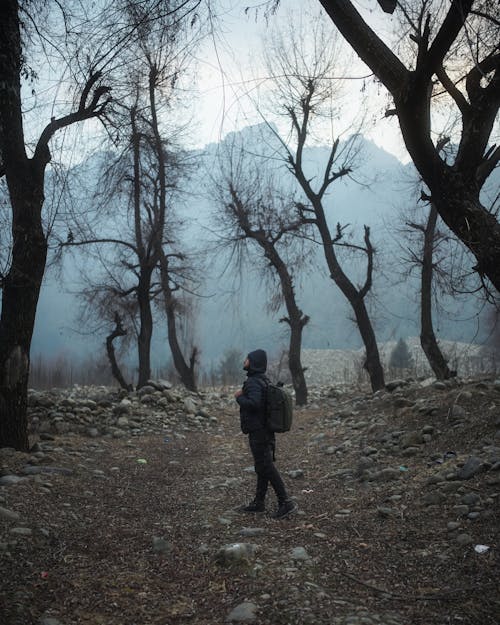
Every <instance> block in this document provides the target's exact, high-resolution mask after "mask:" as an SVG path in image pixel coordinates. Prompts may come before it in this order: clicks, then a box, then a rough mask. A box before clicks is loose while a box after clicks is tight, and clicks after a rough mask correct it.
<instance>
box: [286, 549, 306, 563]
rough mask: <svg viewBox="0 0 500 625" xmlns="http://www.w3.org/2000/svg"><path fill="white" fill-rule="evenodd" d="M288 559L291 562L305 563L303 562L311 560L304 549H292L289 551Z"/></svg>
mask: <svg viewBox="0 0 500 625" xmlns="http://www.w3.org/2000/svg"><path fill="white" fill-rule="evenodd" d="M290 558H291V559H292V560H299V561H305V560H310V559H311V557H310V555H309V554H308V553H307V551H306V550H305V548H304V547H294V548H293V549H292V550H291V551H290Z"/></svg>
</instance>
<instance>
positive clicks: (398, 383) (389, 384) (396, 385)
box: [385, 380, 406, 393]
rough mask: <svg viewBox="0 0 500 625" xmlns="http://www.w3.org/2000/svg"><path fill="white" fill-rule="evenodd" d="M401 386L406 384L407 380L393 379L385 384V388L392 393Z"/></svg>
mask: <svg viewBox="0 0 500 625" xmlns="http://www.w3.org/2000/svg"><path fill="white" fill-rule="evenodd" d="M401 386H406V380H391V382H387V384H386V385H385V388H386V390H388V391H389V392H390V393H392V391H395V390H396V389H397V388H399V387H401Z"/></svg>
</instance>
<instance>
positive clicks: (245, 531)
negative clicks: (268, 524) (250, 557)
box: [239, 527, 266, 536]
mask: <svg viewBox="0 0 500 625" xmlns="http://www.w3.org/2000/svg"><path fill="white" fill-rule="evenodd" d="M265 532H266V530H265V529H264V528H263V527H242V528H241V530H240V532H239V534H240V536H261V535H262V534H265Z"/></svg>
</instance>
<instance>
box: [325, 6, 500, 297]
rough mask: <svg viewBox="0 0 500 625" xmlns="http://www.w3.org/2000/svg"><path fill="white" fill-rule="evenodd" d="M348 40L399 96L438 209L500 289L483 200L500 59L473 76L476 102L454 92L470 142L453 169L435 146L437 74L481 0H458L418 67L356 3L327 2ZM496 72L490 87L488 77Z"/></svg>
mask: <svg viewBox="0 0 500 625" xmlns="http://www.w3.org/2000/svg"><path fill="white" fill-rule="evenodd" d="M320 1H321V4H322V5H323V7H324V8H325V10H326V11H327V13H328V14H329V15H330V17H331V19H332V21H333V22H334V23H335V25H336V26H337V28H338V29H339V30H340V32H341V33H342V35H343V36H344V38H345V39H346V40H347V41H348V42H349V44H350V45H351V46H352V47H353V49H354V50H355V51H356V52H357V54H358V55H359V56H360V58H361V59H362V60H363V61H364V62H365V63H366V65H367V66H368V67H369V68H370V69H371V70H372V71H373V72H374V73H375V75H376V76H377V77H378V78H379V79H380V80H381V81H382V83H383V84H384V85H385V86H386V88H387V89H388V90H389V92H390V93H391V94H392V96H393V98H394V103H395V107H396V114H397V116H398V118H399V125H400V128H401V132H402V135H403V139H404V142H405V145H406V148H407V149H408V152H409V154H410V156H411V158H412V160H413V163H414V164H415V167H416V168H417V169H418V171H419V173H420V175H421V176H422V179H423V180H424V182H425V183H426V185H427V186H428V188H429V190H430V192H431V195H432V201H433V203H434V204H435V206H436V209H437V211H438V213H439V215H440V216H441V218H442V219H443V221H444V222H445V223H446V225H447V226H448V227H449V228H450V230H452V232H454V234H455V235H456V236H457V237H458V238H459V239H460V240H461V241H462V242H463V243H464V244H465V245H466V246H467V247H468V249H469V250H470V251H471V252H472V254H473V255H474V256H475V258H476V261H477V263H476V265H475V267H474V269H475V271H477V273H478V274H479V276H480V277H481V279H483V278H484V277H486V278H488V279H489V280H490V282H491V284H492V285H493V286H494V287H495V288H496V289H497V291H500V223H499V222H498V220H497V219H496V217H495V216H494V215H493V214H492V213H490V212H489V211H488V210H487V208H486V207H485V206H483V205H482V203H481V201H480V191H481V187H482V186H483V184H484V182H485V180H486V178H487V177H488V175H489V173H491V171H493V169H494V167H495V166H496V165H497V164H498V162H499V159H500V149H499V148H498V147H496V148H495V146H493V148H492V150H489V148H488V142H489V140H490V136H491V130H492V128H493V125H494V123H495V119H496V116H497V114H498V107H499V104H500V55H499V54H498V52H496V53H492V54H489V55H486V56H485V58H484V59H483V60H482V61H479V62H475V63H474V66H473V67H472V68H471V69H470V71H469V74H468V75H467V77H466V81H465V83H466V90H467V96H468V99H466V98H465V97H464V96H463V95H462V94H461V92H460V91H459V90H458V89H456V88H453V87H447V88H448V91H449V93H450V96H451V97H453V99H454V100H455V102H456V104H457V107H458V108H459V110H460V113H461V116H462V136H461V140H460V145H459V151H458V154H457V158H456V161H455V163H454V165H453V166H449V165H447V164H446V163H445V162H444V161H443V160H442V159H441V158H440V157H439V154H438V151H437V149H436V146H435V145H434V144H433V142H432V136H431V120H430V102H431V96H432V87H433V83H432V81H433V80H434V76H435V75H436V74H438V73H441V74H442V72H441V70H442V63H443V60H444V57H445V55H446V53H447V52H448V50H449V49H450V46H451V45H452V44H453V42H454V41H455V39H456V38H457V36H458V34H459V33H460V31H461V29H462V28H463V24H464V22H465V20H466V18H467V16H468V15H469V13H470V11H471V9H472V5H473V0H452V1H451V2H450V6H449V9H448V13H447V15H446V17H445V19H444V20H443V22H442V24H441V27H440V29H439V31H438V32H437V34H436V36H435V38H434V41H433V42H432V44H431V45H430V46H429V47H428V49H427V47H425V46H423V45H422V43H421V45H420V51H419V54H418V58H417V59H416V60H417V62H416V66H415V69H414V70H412V71H410V70H408V69H407V68H406V67H405V66H404V65H403V63H401V61H400V60H399V58H398V57H397V56H396V55H395V54H394V53H393V52H392V51H391V50H390V49H389V48H388V46H386V45H385V44H384V43H383V41H382V40H381V39H380V38H379V37H378V36H377V35H376V34H375V33H374V32H373V30H372V29H371V28H370V27H369V26H368V25H367V24H366V23H365V21H364V20H363V18H362V17H361V15H360V14H359V13H358V12H357V11H356V9H355V8H354V6H353V4H352V2H350V1H349V0H320ZM487 74H491V75H492V76H493V77H492V78H491V79H490V81H489V84H488V85H487V86H484V87H483V86H482V85H481V76H486V75H487Z"/></svg>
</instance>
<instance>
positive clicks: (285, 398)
mask: <svg viewBox="0 0 500 625" xmlns="http://www.w3.org/2000/svg"><path fill="white" fill-rule="evenodd" d="M265 384H266V399H265V405H266V409H265V412H266V427H267V429H268V430H269V431H270V432H278V433H281V432H288V431H289V430H290V428H291V427H292V420H293V399H292V396H291V395H290V393H289V392H288V391H287V390H285V389H284V388H283V384H282V383H280V382H278V384H273V383H272V382H270V381H269V380H267V379H266V380H265Z"/></svg>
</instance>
